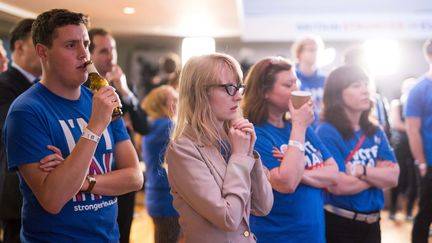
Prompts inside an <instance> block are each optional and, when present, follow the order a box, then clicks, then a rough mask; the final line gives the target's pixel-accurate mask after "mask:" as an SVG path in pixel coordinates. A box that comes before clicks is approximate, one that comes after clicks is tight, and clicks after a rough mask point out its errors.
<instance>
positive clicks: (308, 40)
mask: <svg viewBox="0 0 432 243" xmlns="http://www.w3.org/2000/svg"><path fill="white" fill-rule="evenodd" d="M322 49H324V42H323V40H322V39H321V38H320V37H319V36H306V37H304V38H301V39H299V40H297V41H296V42H295V43H294V44H293V47H292V56H293V57H294V59H296V60H297V61H296V62H297V65H296V69H295V71H296V75H297V78H298V80H299V81H300V84H299V87H300V90H303V91H309V92H311V93H312V101H313V102H314V116H315V118H314V122H313V123H312V127H314V128H315V127H316V126H317V125H318V123H319V112H320V111H321V99H322V96H323V91H324V83H325V80H326V76H325V75H324V74H322V73H321V72H320V71H319V70H318V67H317V58H318V54H319V52H320V51H322Z"/></svg>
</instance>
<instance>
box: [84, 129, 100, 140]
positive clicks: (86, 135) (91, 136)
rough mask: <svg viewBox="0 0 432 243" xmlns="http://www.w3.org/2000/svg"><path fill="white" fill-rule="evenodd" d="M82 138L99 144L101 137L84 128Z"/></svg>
mask: <svg viewBox="0 0 432 243" xmlns="http://www.w3.org/2000/svg"><path fill="white" fill-rule="evenodd" d="M81 137H83V138H85V139H88V140H90V141H93V142H95V143H98V142H99V139H100V137H99V136H98V135H96V134H95V133H94V132H92V131H90V130H89V129H88V128H87V127H85V128H84V131H83V133H82V135H81Z"/></svg>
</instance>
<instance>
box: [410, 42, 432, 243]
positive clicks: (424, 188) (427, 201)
mask: <svg viewBox="0 0 432 243" xmlns="http://www.w3.org/2000/svg"><path fill="white" fill-rule="evenodd" d="M423 54H424V57H425V60H426V62H427V63H428V64H429V70H428V71H427V72H426V73H425V74H424V75H422V76H421V77H419V78H418V80H417V84H416V85H415V86H414V87H413V88H412V89H411V91H410V92H409V95H408V100H407V103H406V109H405V124H406V129H407V134H408V141H409V145H410V149H411V153H412V155H413V156H414V159H415V163H416V164H417V166H418V168H419V170H420V175H421V177H422V182H421V193H420V204H419V211H418V213H417V216H416V217H415V219H414V226H413V230H412V242H415V243H418V242H428V237H429V227H430V224H431V222H432V207H431V205H432V133H431V131H432V96H431V95H430V94H431V92H432V39H429V40H427V41H425V43H424V45H423Z"/></svg>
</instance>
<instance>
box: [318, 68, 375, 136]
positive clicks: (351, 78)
mask: <svg viewBox="0 0 432 243" xmlns="http://www.w3.org/2000/svg"><path fill="white" fill-rule="evenodd" d="M361 81H369V76H368V75H367V73H366V71H365V70H364V69H362V68H361V67H360V66H356V65H344V66H341V67H339V68H337V69H335V70H333V71H332V72H331V73H330V75H329V76H328V78H327V81H326V84H325V87H324V96H323V104H324V106H323V110H322V113H321V120H323V121H325V122H328V123H330V124H332V125H333V126H335V127H336V129H337V130H338V131H339V132H340V133H341V134H342V137H343V138H345V139H348V138H351V137H352V136H354V132H355V131H354V128H353V127H352V126H351V123H350V121H349V119H348V116H347V114H346V113H345V110H344V101H343V99H342V91H343V90H344V89H346V88H347V87H348V86H350V85H351V84H353V83H356V82H361ZM371 104H372V103H371ZM371 108H372V105H371V107H370V108H369V109H368V110H366V111H364V112H363V113H362V114H361V117H360V127H361V128H362V129H363V131H364V133H365V134H366V135H367V136H370V135H372V134H374V133H375V132H376V130H377V125H376V122H375V121H373V119H372V118H371V117H370V112H371Z"/></svg>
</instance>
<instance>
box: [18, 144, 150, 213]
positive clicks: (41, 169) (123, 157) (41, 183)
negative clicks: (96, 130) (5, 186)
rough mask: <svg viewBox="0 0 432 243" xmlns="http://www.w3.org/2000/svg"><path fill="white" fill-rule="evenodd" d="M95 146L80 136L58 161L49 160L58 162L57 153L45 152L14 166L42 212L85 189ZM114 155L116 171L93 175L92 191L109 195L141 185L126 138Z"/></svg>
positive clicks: (53, 210) (54, 208) (56, 209)
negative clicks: (40, 158)
mask: <svg viewBox="0 0 432 243" xmlns="http://www.w3.org/2000/svg"><path fill="white" fill-rule="evenodd" d="M96 145H97V144H96V143H94V142H92V141H90V140H87V139H84V138H80V139H79V140H78V143H77V144H76V146H75V148H74V150H73V151H72V153H71V154H70V155H69V156H68V157H67V158H65V159H64V160H63V161H62V162H61V163H58V162H55V161H53V160H57V161H60V160H61V159H60V158H58V156H55V155H49V156H52V157H49V156H47V157H45V158H44V159H42V160H41V164H39V163H30V164H25V165H22V166H19V167H18V170H19V173H20V174H21V175H22V177H23V178H24V180H25V182H26V183H27V184H28V185H29V187H30V188H31V190H32V192H33V193H34V194H35V196H36V198H37V200H38V201H39V203H40V204H41V206H42V207H43V208H44V209H45V210H46V211H48V212H49V213H52V214H56V213H58V212H60V210H61V209H62V208H63V206H64V205H65V204H66V203H67V202H68V201H69V200H70V199H71V198H72V197H73V196H74V195H76V194H77V193H78V192H79V191H81V190H85V189H87V187H88V185H87V184H86V183H87V181H86V180H85V178H86V176H87V173H88V168H89V166H90V162H91V159H92V157H93V154H94V152H95V149H96ZM53 151H54V150H53ZM114 156H115V159H116V162H117V165H118V170H116V171H112V172H109V173H107V174H104V175H98V176H96V179H97V184H96V186H95V187H94V189H93V191H92V192H93V193H96V194H100V195H110V196H112V195H120V194H123V193H126V192H129V191H133V190H139V189H140V188H141V186H142V183H143V177H142V174H141V173H140V171H139V167H138V159H137V157H136V153H135V151H133V146H132V144H131V142H130V141H129V140H126V141H122V142H119V143H117V144H116V146H115V150H114ZM48 164H50V165H53V164H56V167H55V168H54V167H47V165H48ZM46 168H48V170H47V169H46Z"/></svg>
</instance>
